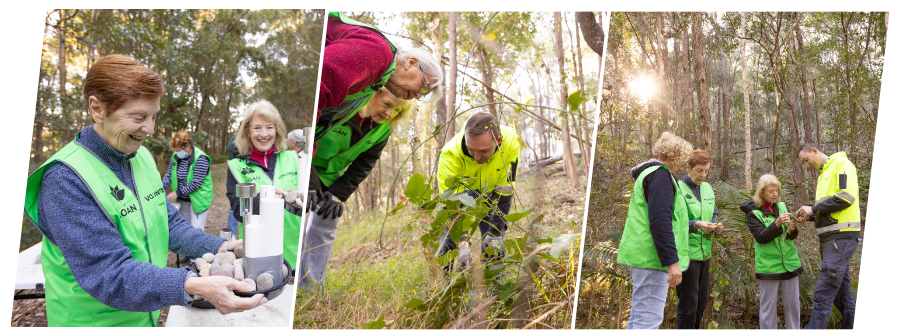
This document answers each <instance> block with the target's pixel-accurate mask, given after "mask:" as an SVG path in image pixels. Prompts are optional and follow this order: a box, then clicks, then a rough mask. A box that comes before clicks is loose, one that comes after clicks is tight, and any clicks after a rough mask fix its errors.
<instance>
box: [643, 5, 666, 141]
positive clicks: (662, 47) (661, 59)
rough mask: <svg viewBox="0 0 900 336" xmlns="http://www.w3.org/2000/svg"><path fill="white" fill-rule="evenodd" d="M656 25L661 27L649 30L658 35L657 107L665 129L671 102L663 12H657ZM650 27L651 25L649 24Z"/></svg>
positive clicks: (652, 34)
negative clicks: (667, 88) (668, 94)
mask: <svg viewBox="0 0 900 336" xmlns="http://www.w3.org/2000/svg"><path fill="white" fill-rule="evenodd" d="M656 25H657V27H659V29H657V30H656V31H652V32H648V33H650V34H651V35H650V36H656V48H654V50H655V52H654V53H655V54H656V65H657V66H656V67H657V70H656V73H657V78H658V79H657V81H656V82H657V83H658V85H659V99H657V100H656V105H657V106H658V107H657V108H658V109H659V113H660V117H661V120H660V121H661V123H662V125H663V129H668V128H669V102H668V100H666V80H667V78H668V77H667V76H666V64H667V63H668V61H667V58H668V50H667V49H668V46H667V45H666V38H665V36H664V34H665V32H666V21H665V20H664V19H663V17H662V13H661V12H656ZM648 27H649V26H648Z"/></svg>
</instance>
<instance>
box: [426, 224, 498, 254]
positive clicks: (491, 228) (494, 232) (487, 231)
mask: <svg viewBox="0 0 900 336" xmlns="http://www.w3.org/2000/svg"><path fill="white" fill-rule="evenodd" d="M478 230H479V231H481V252H482V253H484V252H485V250H486V249H487V246H486V245H487V239H485V236H487V235H490V236H493V237H501V238H502V237H503V235H504V234H505V233H506V220H504V219H503V217H502V216H498V215H490V216H488V217H485V218H484V219H482V220H481V222H479V223H478ZM468 235H469V233H466V234H463V237H462V238H461V239H460V241H461V242H464V241H466V240H468V237H467V236H468ZM456 248H457V246H456V242H455V241H453V239H451V238H450V230H449V229H444V236H443V237H441V248H440V251H439V252H440V253H439V255H444V254H446V253H447V252H450V251H452V250H455V249H456ZM504 252H505V251H504V247H503V245H502V243H501V248H500V250H499V251H498V252H497V254H496V255H485V260H499V259H501V258H503V256H504V255H505V253H504Z"/></svg>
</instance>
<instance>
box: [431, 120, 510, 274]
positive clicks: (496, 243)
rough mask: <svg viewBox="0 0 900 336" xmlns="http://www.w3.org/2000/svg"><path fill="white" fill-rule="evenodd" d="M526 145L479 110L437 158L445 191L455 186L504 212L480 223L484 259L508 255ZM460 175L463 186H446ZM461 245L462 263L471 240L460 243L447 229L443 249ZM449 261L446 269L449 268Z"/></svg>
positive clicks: (440, 178) (439, 175) (465, 262)
mask: <svg viewBox="0 0 900 336" xmlns="http://www.w3.org/2000/svg"><path fill="white" fill-rule="evenodd" d="M521 147H522V145H521V144H520V141H519V136H518V135H517V134H516V131H515V129H513V128H512V127H508V126H499V125H497V120H496V119H495V118H494V116H492V115H491V114H489V113H476V114H475V115H473V116H472V117H471V118H469V120H468V121H467V122H466V126H465V129H464V130H463V131H461V132H459V133H458V134H456V136H454V137H453V139H451V140H450V141H448V142H447V144H446V145H444V147H443V148H441V157H440V162H439V163H438V189H439V190H440V192H441V193H443V192H445V191H447V190H448V189H452V190H453V193H467V194H469V195H470V196H472V197H473V198H476V199H477V198H478V197H479V196H481V199H482V200H489V201H490V202H491V203H494V204H496V205H497V208H498V209H499V210H500V212H502V213H501V214H497V213H494V212H493V211H492V212H491V213H490V214H489V215H488V216H487V217H485V218H484V219H483V220H482V221H481V222H479V223H478V228H479V230H480V231H481V237H482V240H481V251H482V253H483V254H485V255H484V258H483V260H499V259H500V258H502V257H503V255H504V246H503V234H504V233H506V220H504V219H503V216H505V215H507V214H509V208H510V206H511V205H512V194H513V184H514V183H515V181H516V168H517V166H518V164H519V151H520V149H521ZM458 175H462V176H460V178H461V179H462V180H461V181H460V183H459V185H447V179H448V178H450V177H454V176H458ZM489 247H490V248H495V249H497V251H498V252H497V253H496V254H492V255H487V253H485V251H487V248H489ZM457 248H459V251H460V253H459V262H460V265H459V266H465V264H467V263H468V260H469V257H468V255H469V254H468V252H469V245H468V242H467V241H466V237H463V239H462V241H461V242H460V243H459V245H457V243H456V242H455V241H453V239H451V238H450V234H449V233H445V234H444V237H443V238H442V243H441V248H440V254H441V255H444V254H445V253H447V252H449V251H451V250H454V249H457ZM449 269H450V267H449V265H448V266H447V270H449Z"/></svg>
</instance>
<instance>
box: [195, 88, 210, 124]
mask: <svg viewBox="0 0 900 336" xmlns="http://www.w3.org/2000/svg"><path fill="white" fill-rule="evenodd" d="M209 105H210V102H209V92H207V91H204V92H203V100H202V101H201V102H200V114H198V115H197V124H196V125H194V133H198V132H200V131H202V130H203V119H204V118H206V116H205V114H206V111H207V110H208V109H209Z"/></svg>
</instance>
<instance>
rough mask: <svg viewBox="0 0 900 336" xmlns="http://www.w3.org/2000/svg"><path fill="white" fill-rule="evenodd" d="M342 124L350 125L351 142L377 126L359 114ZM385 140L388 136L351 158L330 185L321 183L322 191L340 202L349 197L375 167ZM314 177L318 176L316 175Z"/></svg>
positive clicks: (356, 140) (360, 138)
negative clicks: (342, 172) (329, 193)
mask: <svg viewBox="0 0 900 336" xmlns="http://www.w3.org/2000/svg"><path fill="white" fill-rule="evenodd" d="M344 125H347V126H350V143H351V144H356V143H358V142H360V141H362V139H363V137H365V136H366V134H369V132H371V131H372V130H373V129H374V128H375V127H377V126H378V124H376V123H375V122H373V121H372V119H371V118H365V119H362V118H359V116H357V117H356V118H351V119H350V120H348V121H347V122H345V123H344ZM387 142H388V138H386V139H385V140H384V141H382V142H379V143H376V144H375V145H373V146H372V147H371V148H369V149H367V150H366V151H365V152H362V153H360V154H359V156H357V157H356V159H354V160H353V163H351V164H350V166H349V167H347V170H346V171H344V174H343V175H341V177H338V178H337V179H336V180H334V183H332V184H331V186H328V187H325V186H324V184H322V186H323V190H322V191H323V192H324V191H330V192H331V194H332V195H334V196H335V197H337V198H338V199H340V200H341V201H342V202H346V201H347V199H349V198H350V195H352V194H353V192H355V191H356V189H357V188H359V185H360V184H361V183H362V182H363V181H364V180H365V179H366V177H368V176H369V173H370V172H371V171H372V168H375V164H376V163H378V159H380V158H381V152H382V151H383V150H384V147H385V146H386V145H387ZM316 177H317V178H318V175H317V176H316Z"/></svg>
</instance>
